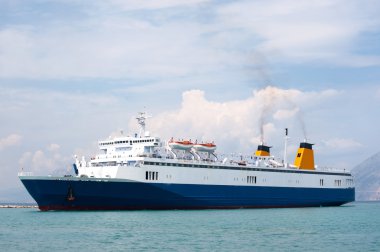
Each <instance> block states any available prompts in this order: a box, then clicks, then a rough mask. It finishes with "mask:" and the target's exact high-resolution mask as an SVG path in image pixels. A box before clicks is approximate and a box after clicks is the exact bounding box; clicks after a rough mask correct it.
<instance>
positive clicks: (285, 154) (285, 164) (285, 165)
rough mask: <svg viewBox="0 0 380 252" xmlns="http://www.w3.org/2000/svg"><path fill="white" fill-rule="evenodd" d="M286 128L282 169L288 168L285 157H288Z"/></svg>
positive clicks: (286, 130)
mask: <svg viewBox="0 0 380 252" xmlns="http://www.w3.org/2000/svg"><path fill="white" fill-rule="evenodd" d="M288 139H289V137H288V128H285V147H284V167H288V159H287V155H288V151H287V147H288Z"/></svg>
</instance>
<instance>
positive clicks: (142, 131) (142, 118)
mask: <svg viewBox="0 0 380 252" xmlns="http://www.w3.org/2000/svg"><path fill="white" fill-rule="evenodd" d="M150 117H151V116H148V115H146V113H145V112H139V113H138V115H137V117H136V119H137V122H138V124H140V138H141V137H143V136H145V120H146V119H148V118H150Z"/></svg>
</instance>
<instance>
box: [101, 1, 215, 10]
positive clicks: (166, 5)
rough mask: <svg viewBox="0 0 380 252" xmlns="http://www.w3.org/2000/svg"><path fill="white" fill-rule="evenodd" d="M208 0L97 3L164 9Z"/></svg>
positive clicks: (121, 7) (122, 7) (115, 6)
mask: <svg viewBox="0 0 380 252" xmlns="http://www.w3.org/2000/svg"><path fill="white" fill-rule="evenodd" d="M207 1H208V0H188V1H177V0H144V1H139V0H126V1H125V0H111V1H107V2H104V1H100V2H99V3H98V4H100V5H101V6H107V5H108V6H109V5H110V7H112V8H118V9H119V8H120V9H122V10H124V11H127V10H142V9H145V10H147V9H148V10H149V9H164V8H172V7H189V6H192V5H198V4H201V3H204V2H207Z"/></svg>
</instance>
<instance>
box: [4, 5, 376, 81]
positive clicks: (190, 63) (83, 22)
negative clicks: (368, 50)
mask: <svg viewBox="0 0 380 252" xmlns="http://www.w3.org/2000/svg"><path fill="white" fill-rule="evenodd" d="M358 5H360V6H358ZM189 6H191V7H194V9H193V8H188V7H189ZM171 7H181V8H171ZM77 8H83V9H81V11H83V12H86V13H87V12H88V13H90V14H88V15H82V16H81V18H79V19H75V20H73V21H71V20H69V19H67V20H63V21H62V20H60V21H56V22H49V23H42V24H38V25H36V24H34V23H33V22H29V23H25V24H23V23H21V24H20V23H17V24H12V23H10V24H8V25H6V26H3V27H2V28H1V29H0V52H1V57H0V77H5V78H14V77H16V78H20V77H21V78H37V79H49V78H73V77H75V78H78V77H79V78H83V77H85V78H92V77H94V78H97V77H103V78H116V79H118V78H128V79H129V78H139V79H147V77H146V76H149V78H148V79H155V81H159V80H160V79H161V78H167V77H177V76H184V75H186V76H193V75H196V74H202V73H210V72H214V71H219V72H220V71H222V70H223V69H225V68H227V69H231V66H233V67H238V68H242V67H244V66H242V65H244V64H245V63H246V62H244V59H246V57H247V51H257V52H261V53H263V54H265V55H270V57H271V59H272V60H273V61H274V62H276V61H278V60H285V61H291V62H297V63H301V62H304V61H321V62H327V63H330V64H339V65H345V66H351V67H362V66H371V65H378V64H380V57H379V56H378V55H364V54H359V53H354V52H357V51H360V48H361V44H360V43H356V41H357V40H358V39H359V38H360V36H361V35H362V34H366V35H368V34H370V33H371V32H374V31H375V32H376V31H377V30H378V27H379V24H380V18H379V16H378V15H377V12H375V11H374V10H375V9H376V8H377V3H376V2H373V1H370V2H369V3H368V4H367V5H366V4H361V3H358V2H356V1H341V0H338V1H312V2H311V1H308V2H300V1H294V0H287V1H286V2H283V1H277V0H270V1H258V2H257V1H256V2H251V1H237V2H233V3H209V2H208V1H202V0H192V1H174V0H161V1H143V2H141V1H135V0H133V1H120V0H114V1H112V2H107V3H104V1H99V2H96V3H95V4H89V5H86V4H83V5H78V6H77ZM162 9H165V11H163V10H162ZM126 11H127V12H126ZM152 11H155V12H154V13H151V12H152ZM110 13H112V15H110ZM126 13H129V14H131V13H132V14H135V15H127V14H126ZM337 13H339V15H337ZM25 15H27V14H25ZM251 63H252V62H251ZM230 71H231V70H230Z"/></svg>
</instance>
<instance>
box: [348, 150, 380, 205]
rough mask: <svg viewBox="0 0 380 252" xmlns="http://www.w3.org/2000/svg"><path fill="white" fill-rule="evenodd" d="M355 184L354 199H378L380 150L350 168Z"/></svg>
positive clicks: (379, 194) (379, 198)
mask: <svg viewBox="0 0 380 252" xmlns="http://www.w3.org/2000/svg"><path fill="white" fill-rule="evenodd" d="M351 171H352V175H354V178H355V185H356V200H380V152H378V153H376V154H375V155H373V156H371V157H370V158H368V159H367V160H365V161H364V162H362V163H361V164H359V165H357V166H355V167H354V168H353V169H352V170H351Z"/></svg>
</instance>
